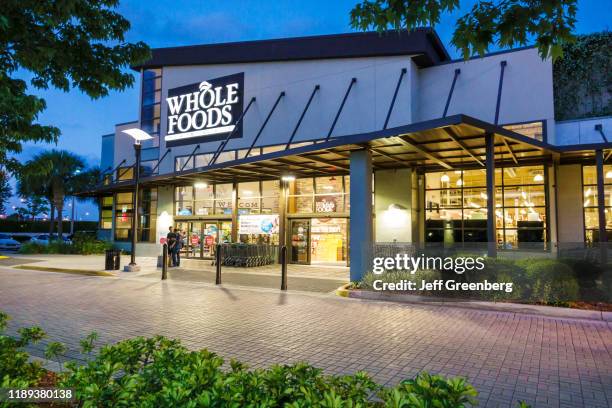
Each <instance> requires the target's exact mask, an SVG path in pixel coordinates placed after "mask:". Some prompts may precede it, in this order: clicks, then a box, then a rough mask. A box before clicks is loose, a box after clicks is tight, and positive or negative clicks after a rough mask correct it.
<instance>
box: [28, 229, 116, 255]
mask: <svg viewBox="0 0 612 408" xmlns="http://www.w3.org/2000/svg"><path fill="white" fill-rule="evenodd" d="M112 247H113V245H112V243H111V242H109V241H101V240H98V239H96V238H95V237H92V236H90V235H89V234H84V233H78V232H77V233H76V234H74V237H73V239H72V244H67V243H65V242H63V241H59V240H53V241H51V242H49V243H48V244H47V245H41V244H38V243H35V242H26V243H24V244H22V245H21V248H20V249H19V253H21V254H77V255H92V254H103V253H104V251H106V250H107V249H111V248H112Z"/></svg>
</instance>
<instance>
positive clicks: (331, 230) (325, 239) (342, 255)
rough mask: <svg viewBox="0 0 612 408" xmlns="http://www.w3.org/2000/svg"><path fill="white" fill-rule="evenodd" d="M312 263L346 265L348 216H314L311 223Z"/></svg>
mask: <svg viewBox="0 0 612 408" xmlns="http://www.w3.org/2000/svg"><path fill="white" fill-rule="evenodd" d="M310 226H311V228H310V247H311V256H310V258H311V263H313V264H328V265H342V266H345V265H346V263H347V262H346V261H347V255H348V254H347V253H348V245H347V244H348V228H347V226H348V222H347V219H346V218H313V219H312V220H311V224H310Z"/></svg>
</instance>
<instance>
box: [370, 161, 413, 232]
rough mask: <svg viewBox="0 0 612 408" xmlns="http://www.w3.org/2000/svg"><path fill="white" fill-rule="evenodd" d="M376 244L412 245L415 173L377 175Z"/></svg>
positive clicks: (375, 203) (375, 188)
mask: <svg viewBox="0 0 612 408" xmlns="http://www.w3.org/2000/svg"><path fill="white" fill-rule="evenodd" d="M374 210H375V214H376V223H375V224H376V226H375V233H374V237H375V241H376V242H394V241H396V242H412V237H413V232H412V229H413V225H412V170H410V169H394V170H379V171H376V172H375V173H374Z"/></svg>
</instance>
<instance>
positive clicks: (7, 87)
mask: <svg viewBox="0 0 612 408" xmlns="http://www.w3.org/2000/svg"><path fill="white" fill-rule="evenodd" d="M118 3H119V1H118V0H62V1H57V0H2V2H1V3H0V48H1V49H2V51H1V52H0V164H4V165H6V166H7V167H8V168H9V169H11V170H15V169H16V167H17V163H16V162H15V161H13V160H9V158H8V154H9V153H19V152H20V151H21V149H22V143H23V142H28V141H30V142H56V141H57V139H58V137H59V135H60V130H59V129H58V128H56V127H54V126H45V125H41V124H37V123H36V120H37V117H38V115H39V114H40V113H41V112H42V111H43V110H44V109H45V107H46V102H45V100H44V99H42V98H39V97H37V96H34V95H29V94H28V84H26V82H25V81H23V80H21V79H18V78H17V73H18V71H21V72H23V71H27V72H29V73H30V74H31V76H32V79H31V81H30V85H32V86H33V87H35V88H39V89H46V88H48V87H55V88H58V89H61V90H64V91H68V90H69V89H71V88H76V89H79V90H81V91H83V92H84V93H85V94H87V95H88V96H90V97H91V98H94V99H96V98H100V97H103V96H106V95H108V93H109V91H111V90H123V89H125V88H127V87H129V86H131V85H132V84H133V83H134V77H133V75H132V74H131V73H130V72H129V71H128V70H126V68H127V67H128V66H129V65H132V64H137V63H139V62H142V61H144V60H146V59H147V58H148V57H149V55H150V54H149V48H148V47H147V46H146V45H145V44H144V43H142V42H138V43H135V44H131V43H127V42H125V37H124V35H125V33H126V32H127V31H128V29H129V28H130V23H129V22H128V21H127V20H126V19H125V18H123V17H122V16H121V15H120V14H118V13H117V12H115V11H114V10H113V9H114V8H115V7H116V6H117V5H118ZM21 76H23V75H21Z"/></svg>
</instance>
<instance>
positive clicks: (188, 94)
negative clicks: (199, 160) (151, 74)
mask: <svg viewBox="0 0 612 408" xmlns="http://www.w3.org/2000/svg"><path fill="white" fill-rule="evenodd" d="M243 99H244V73H243V72H241V73H239V74H233V75H228V76H224V77H220V78H215V79H209V80H205V81H201V82H196V83H194V84H190V85H185V86H181V87H178V88H172V89H169V90H168V97H167V98H166V103H167V105H168V116H167V121H166V125H167V126H166V136H165V137H164V139H165V141H166V146H168V147H172V146H183V145H188V144H196V143H203V142H204V143H205V142H213V141H216V140H223V139H225V138H226V137H227V136H228V134H229V133H232V132H233V133H232V139H234V138H240V137H242V122H240V123H237V122H238V119H240V116H241V115H242V110H243Z"/></svg>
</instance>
